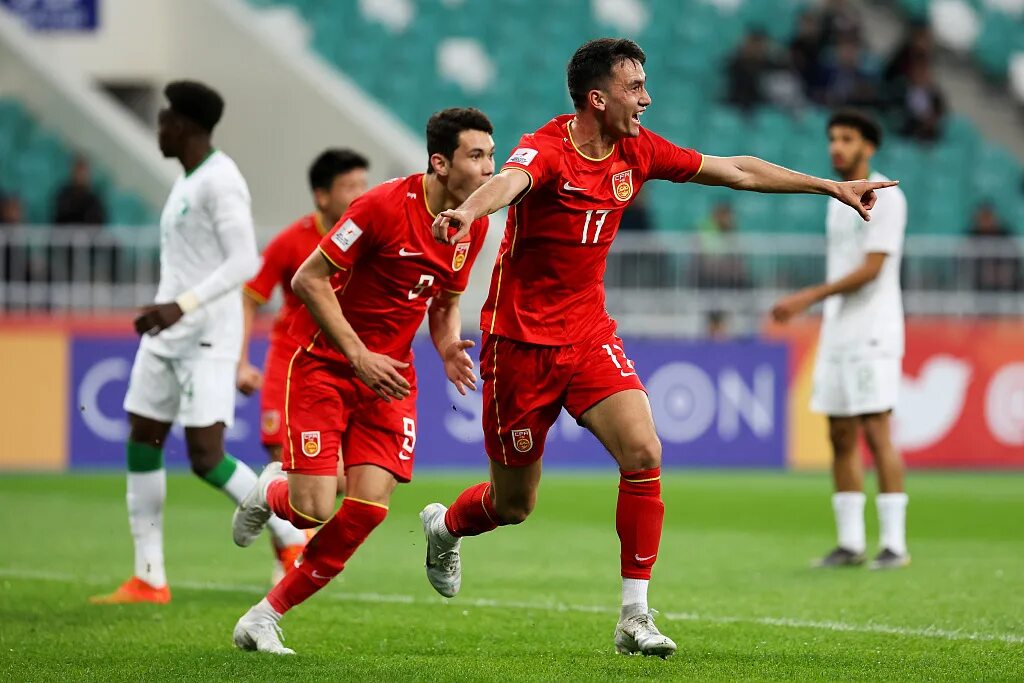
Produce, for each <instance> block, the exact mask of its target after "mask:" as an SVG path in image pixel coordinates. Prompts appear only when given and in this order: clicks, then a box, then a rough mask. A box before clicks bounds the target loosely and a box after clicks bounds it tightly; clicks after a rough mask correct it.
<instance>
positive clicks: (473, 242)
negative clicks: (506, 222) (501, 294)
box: [441, 217, 490, 294]
mask: <svg viewBox="0 0 1024 683" xmlns="http://www.w3.org/2000/svg"><path fill="white" fill-rule="evenodd" d="M489 225H490V218H489V217H484V218H481V219H479V220H478V221H476V222H475V223H473V227H472V229H471V230H470V233H469V234H470V235H471V238H470V242H469V249H468V251H467V252H466V256H465V258H466V260H465V263H463V264H462V267H461V268H460V269H459V270H457V271H455V272H453V273H452V274H451V277H450V278H448V279H447V280H446V281H445V282H442V283H441V288H442V289H444V290H445V291H447V292H449V293H451V294H462V293H463V292H464V291H466V287H468V286H469V274H470V273H471V272H472V271H473V264H474V263H476V257H477V256H479V255H480V250H481V249H483V248H484V242H486V241H487V228H488V226H489ZM455 248H456V249H458V248H459V247H458V245H455ZM457 254H458V252H456V255H457ZM456 257H457V256H456ZM456 257H453V258H456Z"/></svg>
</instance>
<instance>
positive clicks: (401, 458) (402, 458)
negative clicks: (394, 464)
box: [398, 453, 412, 460]
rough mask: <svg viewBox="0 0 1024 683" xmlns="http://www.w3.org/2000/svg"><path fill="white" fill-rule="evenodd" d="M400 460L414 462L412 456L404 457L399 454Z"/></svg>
mask: <svg viewBox="0 0 1024 683" xmlns="http://www.w3.org/2000/svg"><path fill="white" fill-rule="evenodd" d="M398 459H399V460H412V456H411V455H403V454H402V453H399V454H398Z"/></svg>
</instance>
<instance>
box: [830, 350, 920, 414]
mask: <svg viewBox="0 0 1024 683" xmlns="http://www.w3.org/2000/svg"><path fill="white" fill-rule="evenodd" d="M902 369H903V359H902V358H899V357H891V356H888V357H885V356H883V357H875V358H840V359H833V358H822V357H821V356H820V355H819V356H818V360H817V363H816V364H815V366H814V391H813V393H812V394H811V410H813V411H814V412H816V413H824V414H825V415H830V416H833V417H854V416H857V415H871V414H873V413H884V412H886V411H888V410H893V409H895V408H896V401H897V399H898V398H899V391H900V380H901V379H902V372H903V370H902Z"/></svg>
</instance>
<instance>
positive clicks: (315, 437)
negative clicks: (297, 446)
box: [302, 432, 320, 458]
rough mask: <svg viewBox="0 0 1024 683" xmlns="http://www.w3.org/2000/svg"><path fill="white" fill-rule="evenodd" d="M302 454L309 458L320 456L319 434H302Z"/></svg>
mask: <svg viewBox="0 0 1024 683" xmlns="http://www.w3.org/2000/svg"><path fill="white" fill-rule="evenodd" d="M302 452H303V453H304V454H305V455H306V456H308V457H310V458H315V457H316V456H318V455H320V432H302Z"/></svg>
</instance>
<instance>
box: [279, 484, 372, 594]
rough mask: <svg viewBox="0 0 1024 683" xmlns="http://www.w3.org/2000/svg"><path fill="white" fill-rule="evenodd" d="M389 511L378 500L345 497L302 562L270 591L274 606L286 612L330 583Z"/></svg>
mask: <svg viewBox="0 0 1024 683" xmlns="http://www.w3.org/2000/svg"><path fill="white" fill-rule="evenodd" d="M387 514H388V509H387V508H386V507H385V506H383V505H380V504H378V503H370V502H367V501H364V500H358V499H356V498H345V500H343V501H341V507H340V508H338V511H337V512H336V513H334V516H333V517H331V519H330V521H328V522H327V524H324V526H323V528H322V529H320V531H318V532H317V533H316V536H314V537H313V539H312V540H311V541H310V542H309V544H308V545H306V549H305V550H304V551H303V552H302V562H301V563H300V564H299V566H298V567H296V568H295V569H293V570H292V571H290V572H288V573H287V574H285V575H284V578H283V579H281V581H280V582H278V584H277V585H276V586H274V587H273V588H272V589H271V590H270V592H269V593H267V601H268V602H269V603H270V606H271V607H273V608H274V610H275V611H277V613H278V614H284V613H285V612H287V611H288V610H290V609H291V608H292V607H295V605H298V604H299V603H300V602H302V601H303V600H305V599H306V598H308V597H309V596H311V595H312V594H313V593H316V592H317V591H318V590H320V589H321V588H323V587H324V586H326V585H327V582H328V581H330V580H331V579H333V578H334V577H335V576H336V575H337V574H338V573H339V572H341V570H342V569H344V568H345V563H346V562H348V559H349V558H350V557H352V553H354V552H355V551H356V548H358V547H359V546H361V545H362V544H363V541H365V540H366V538H367V536H369V535H370V532H372V531H373V530H374V529H376V528H377V525H378V524H380V523H381V522H383V521H384V518H385V517H387Z"/></svg>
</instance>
